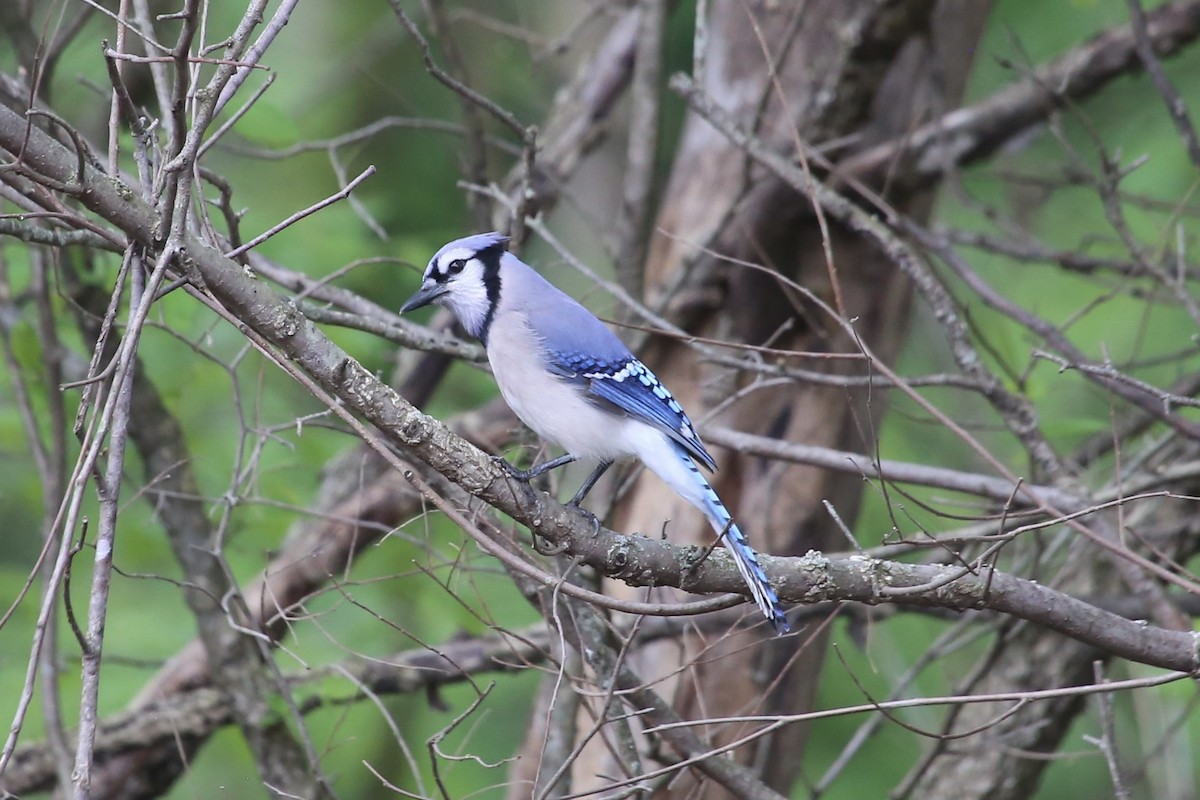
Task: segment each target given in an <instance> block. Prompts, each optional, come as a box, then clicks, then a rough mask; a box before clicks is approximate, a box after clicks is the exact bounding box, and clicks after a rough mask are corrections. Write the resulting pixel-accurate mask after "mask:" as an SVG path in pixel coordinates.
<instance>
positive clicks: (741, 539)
mask: <svg viewBox="0 0 1200 800" xmlns="http://www.w3.org/2000/svg"><path fill="white" fill-rule="evenodd" d="M508 243H509V239H508V237H507V236H505V235H503V234H501V233H497V232H490V233H479V234H475V235H472V236H467V237H464V238H461V239H455V240H454V241H452V242H449V243H447V244H445V245H443V246H442V247H441V248H440V249H439V250H438V251H437V252H436V253H435V254H434V255H433V258H431V259H430V260H429V265H428V266H427V267H426V269H425V272H424V274H423V275H422V279H421V286H420V288H419V289H418V290H417V291H416V293H415V294H413V296H412V297H410V298H409V299H408V300H407V301H406V302H405V303H404V305H403V306H401V307H400V313H401V314H406V313H408V312H410V311H414V310H416V309H418V308H422V307H423V306H427V305H430V304H434V305H439V306H442V307H445V308H448V309H450V310H451V311H452V312H453V313H454V316H455V317H456V318H457V319H458V322H459V324H460V325H461V326H462V327H463V329H464V330H465V331H466V332H467V333H468V334H470V335H471V336H473V337H475V338H476V339H478V340H479V341H480V342H481V343H482V344H483V346H484V349H485V351H486V353H487V359H488V363H489V364H490V366H491V368H492V373H493V375H494V376H495V379H496V383H497V385H498V386H499V388H500V394H501V395H502V396H503V397H504V400H505V402H506V403H507V404H508V406H509V407H510V408H511V409H512V410H513V412H514V413H515V414H516V415H517V417H518V418H520V420H521V421H522V422H524V423H525V424H526V425H527V426H529V428H530V429H532V430H533V431H534V432H535V433H536V434H538V435H539V436H540V437H542V438H543V439H546V440H548V441H550V442H552V443H554V444H556V445H558V446H559V447H561V448H562V449H563V450H564V451H565V453H564V454H563V455H561V456H559V457H557V458H553V459H550V460H547V461H545V462H543V463H542V464H540V465H536V466H534V467H531V468H530V469H529V470H520V469H517V468H516V467H513V466H512V465H511V464H508V463H507V462H505V461H503V460H502V459H501V460H500V463H501V465H502V466H503V467H505V468H506V469H507V471H508V473H509V474H510V475H512V476H514V477H516V478H518V479H520V480H522V481H526V482H528V481H529V480H532V479H533V478H535V477H537V476H538V475H542V474H544V473H546V472H548V471H549V470H552V469H555V468H556V467H561V466H564V465H566V464H569V463H571V462H573V461H576V460H580V459H585V460H594V461H596V462H598V463H597V466H596V468H595V469H594V470H593V471H592V473H591V474H590V475H589V476H588V477H587V479H586V480H585V481H584V483H583V485H582V486H581V487H580V489H579V491H578V492H577V493H576V494H575V496H574V498H572V500H571V501H570V503H569V505H572V506H575V507H578V506H579V504H580V503H581V502H582V501H583V499H584V497H585V496H586V495H587V493H588V492H589V491H590V490H591V489H592V487H593V486H594V485H595V483H596V481H598V480H599V479H600V477H601V476H602V475H603V474H604V472H605V470H607V469H608V468H609V467H610V466H612V464H613V462H614V461H616V460H618V459H624V458H629V457H633V458H637V459H640V460H641V462H642V463H643V464H645V465H646V467H647V468H648V469H649V470H650V471H651V472H653V473H654V474H655V475H657V476H658V477H659V478H661V479H662V480H663V481H664V482H665V483H666V484H667V485H668V486H669V487H671V489H673V490H674V491H675V492H676V494H678V495H679V496H680V497H681V498H683V499H684V500H686V501H687V502H688V503H690V504H691V505H693V506H695V507H696V508H698V509H700V511H702V512H703V513H704V516H705V517H706V518H707V519H708V522H709V524H710V525H711V526H712V527H713V529H714V530H715V531H716V533H717V534H718V536H720V537H722V538H723V539H724V541H725V544H726V547H727V549H728V550H729V552H730V553H731V554H732V556H733V560H734V563H735V564H736V565H737V568H738V571H739V572H740V573H741V576H742V579H743V580H744V581H745V582H746V585H747V587H749V589H750V594H751V596H752V597H753V598H754V602H755V603H756V604H757V605H758V608H759V610H760V611H761V612H762V614H763V616H764V617H765V618H766V619H767V621H768V622H770V624H771V626H772V627H773V628H774V630H775V632H776V633H777V634H778V635H783V634H784V633H787V632H788V630H789V629H790V628H789V625H788V622H787V617H786V615H785V614H784V609H783V606H782V605H781V604H780V602H779V597H778V596H777V595H776V593H775V590H774V589H772V588H771V584H770V583H769V582H768V580H767V576H766V573H765V572H764V571H763V568H762V566H761V565H760V564H759V559H758V554H757V553H756V552H755V550H754V548H752V547H751V546H750V543H749V542H748V541H747V539H746V536H745V534H743V533H742V531H741V529H740V528H739V527H738V526H737V524H736V523H735V522H734V521H733V518H732V515H731V514H730V512H729V509H727V508H726V507H725V504H724V503H723V502H721V498H720V497H718V496H717V493H716V491H715V490H714V489H713V487H712V485H711V484H710V483H709V482H708V480H707V479H706V478H705V477H704V475H703V474H702V473H701V472H700V469H699V467H698V466H697V465H698V464H699V465H701V466H703V467H705V468H706V469H708V470H710V471H715V470H716V468H717V465H716V462H715V461H714V460H713V457H712V456H711V455H710V454H709V452H708V450H706V449H705V447H704V443H703V442H702V441H701V440H700V436H699V435H698V434H697V432H696V427H695V426H694V425H693V424H692V421H691V420H690V419H689V418H688V416H687V414H686V413H685V412H684V410H683V407H682V406H681V405H680V404H679V402H678V401H677V400H676V399H675V397H674V395H672V394H671V392H670V390H668V389H667V387H666V386H664V385H663V384H662V382H661V381H659V379H658V378H657V377H656V376H655V375H654V373H653V372H652V371H651V370H650V369H649V367H647V366H646V365H645V364H643V363H642V362H641V361H639V360H638V359H637V358H636V357H635V356H634V355H633V353H632V352H630V350H629V348H628V347H627V346H626V345H625V344H624V343H623V342H622V341H621V340H620V339H619V338H618V337H617V335H616V334H615V333H613V332H612V331H611V330H610V329H609V328H608V326H606V325H605V324H604V323H603V322H601V321H600V320H599V319H597V318H596V316H595V315H593V314H592V312H590V311H588V310H587V309H586V308H584V307H583V306H582V305H580V304H579V303H578V302H577V301H576V300H575V299H574V298H572V297H571V296H570V295H568V294H566V293H565V292H563V291H561V290H560V289H558V288H557V287H556V286H554V284H552V283H550V281H548V280H547V279H545V278H544V277H542V276H541V275H540V274H539V273H538V272H537V271H536V270H534V269H533V268H532V267H530V266H529V265H528V264H526V263H525V262H523V261H521V260H520V259H519V258H517V257H516V256H515V255H513V254H512V253H510V252H509V251H508Z"/></svg>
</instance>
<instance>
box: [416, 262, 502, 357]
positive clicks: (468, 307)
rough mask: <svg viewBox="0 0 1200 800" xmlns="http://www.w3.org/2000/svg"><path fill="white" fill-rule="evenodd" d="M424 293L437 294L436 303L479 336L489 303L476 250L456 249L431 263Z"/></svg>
mask: <svg viewBox="0 0 1200 800" xmlns="http://www.w3.org/2000/svg"><path fill="white" fill-rule="evenodd" d="M421 289H422V292H426V291H428V292H430V293H432V292H438V294H437V296H436V297H435V298H434V299H433V302H434V303H436V304H438V305H440V306H445V307H446V308H449V309H450V310H451V311H453V312H454V315H455V316H456V317H458V321H459V322H460V323H462V326H463V327H464V328H466V329H467V330H468V331H469V332H470V333H472V334H473V335H478V333H479V330H480V328H481V327H482V326H483V321H484V318H485V317H486V316H487V312H488V307H489V305H490V303H489V300H488V288H487V284H486V282H485V281H484V266H483V262H482V261H480V260H479V259H478V258H476V257H475V251H474V250H471V249H469V248H466V247H458V248H454V249H453V250H448V251H446V252H445V253H442V255H441V257H440V258H439V259H437V260H436V261H431V262H429V267H428V268H426V270H425V279H424V281H423V282H422V284H421Z"/></svg>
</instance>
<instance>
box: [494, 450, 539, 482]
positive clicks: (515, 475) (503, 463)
mask: <svg viewBox="0 0 1200 800" xmlns="http://www.w3.org/2000/svg"><path fill="white" fill-rule="evenodd" d="M488 458H489V459H491V462H492V463H493V464H495V465H496V466H497V467H499V468H500V469H502V470H504V471H505V472H506V473H508V477H510V478H512V479H513V480H518V481H520V482H521V483H529V482H530V481H531V480H533V479H534V478H536V477H537V473H535V472H533V471H531V470H524V469H517V468H516V467H514V466H513V465H512V464H510V463H508V461H507V460H506V459H505V458H504V457H503V456H488Z"/></svg>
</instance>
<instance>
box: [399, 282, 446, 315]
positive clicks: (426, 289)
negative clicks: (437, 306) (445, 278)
mask: <svg viewBox="0 0 1200 800" xmlns="http://www.w3.org/2000/svg"><path fill="white" fill-rule="evenodd" d="M447 291H448V289H447V287H446V284H444V283H432V282H431V283H425V284H422V285H421V288H420V289H418V290H417V293H416V294H414V295H413V296H412V297H410V298H408V300H407V301H405V303H404V305H402V306H400V313H401V314H407V313H408V312H409V311H414V310H416V309H418V308H423V307H425V306H427V305H429V304H430V303H432V302H433V301H434V300H437V299H438V298H439V297H441V296H442V295H444V294H445V293H446V292H447Z"/></svg>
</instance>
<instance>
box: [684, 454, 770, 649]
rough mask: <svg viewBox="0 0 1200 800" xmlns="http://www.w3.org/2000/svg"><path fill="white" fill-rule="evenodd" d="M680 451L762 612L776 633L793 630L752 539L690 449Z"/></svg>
mask: <svg viewBox="0 0 1200 800" xmlns="http://www.w3.org/2000/svg"><path fill="white" fill-rule="evenodd" d="M677 447H678V446H677ZM678 452H679V456H680V457H681V458H682V459H683V460H684V461H685V462H686V463H687V465H688V468H689V469H690V470H691V472H692V474H693V476H694V477H695V479H696V481H697V483H699V484H700V486H701V488H702V490H703V497H702V506H701V510H702V511H704V515H705V516H706V517H708V521H709V524H711V525H712V526H713V529H714V530H716V531H717V533H722V532H723V533H724V539H725V546H726V549H728V550H729V553H730V555H732V556H733V560H734V563H735V564H737V568H738V572H740V573H741V575H742V580H744V581H745V582H746V586H748V587H749V588H750V594H751V595H752V596H753V597H754V602H755V603H756V604H757V605H758V608H759V610H760V611H761V612H762V614H763V616H764V617H766V618H767V620H768V621H770V623H771V626H772V627H773V628H774V629H775V633H776V634H778V635H780V636H782V635H783V634H785V633H787V632H788V631H789V630H791V626H790V625H788V621H787V617H786V616H785V615H784V610H783V606H782V605H781V604H780V602H779V596H778V595H776V594H775V590H774V589H772V588H771V584H770V582H769V581H768V580H767V573H766V572H764V571H763V568H762V565H761V564H759V563H758V553H757V552H755V550H754V548H753V547H751V546H750V542H749V541H747V539H746V535H745V534H744V533H742V530H741V528H739V527H738V526H737V525H736V524H734V523H733V516H732V515H731V514H730V513H729V509H727V508H726V507H725V504H724V503H722V502H721V498H720V497H718V496H717V492H716V490H715V489H713V488H712V485H711V484H710V483H709V482H708V481H707V480H706V479H705V477H704V476H703V475H702V474H701V473H700V470H699V469H697V468H696V465H695V464H694V463H693V462H692V459H691V458H689V457H688V454H687V452H686V451H685V450H684V449H683V448H681V447H679V448H678Z"/></svg>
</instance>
